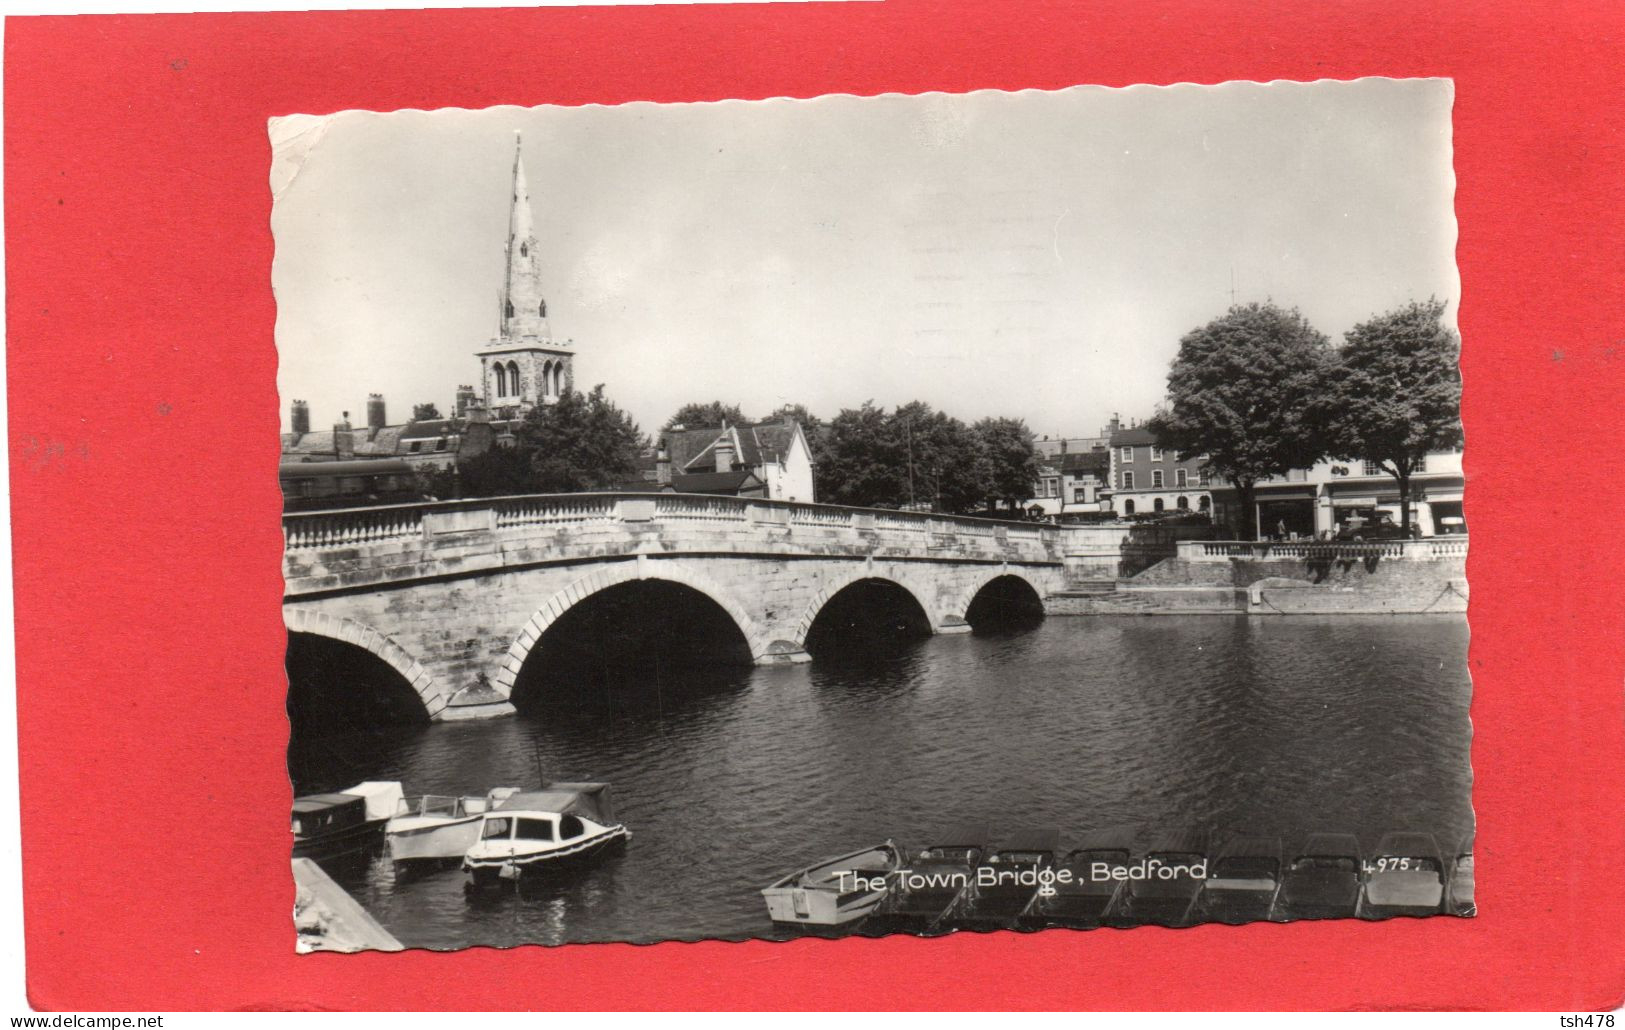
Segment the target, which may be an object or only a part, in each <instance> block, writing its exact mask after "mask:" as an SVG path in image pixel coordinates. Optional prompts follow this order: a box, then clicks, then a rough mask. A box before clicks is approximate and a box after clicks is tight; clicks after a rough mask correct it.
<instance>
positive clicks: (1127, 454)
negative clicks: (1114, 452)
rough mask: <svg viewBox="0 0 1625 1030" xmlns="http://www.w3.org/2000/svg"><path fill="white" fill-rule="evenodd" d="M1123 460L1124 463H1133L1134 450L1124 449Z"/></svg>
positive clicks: (1130, 448)
mask: <svg viewBox="0 0 1625 1030" xmlns="http://www.w3.org/2000/svg"><path fill="white" fill-rule="evenodd" d="M1122 460H1123V461H1133V460H1134V448H1132V447H1124V448H1123V458H1122Z"/></svg>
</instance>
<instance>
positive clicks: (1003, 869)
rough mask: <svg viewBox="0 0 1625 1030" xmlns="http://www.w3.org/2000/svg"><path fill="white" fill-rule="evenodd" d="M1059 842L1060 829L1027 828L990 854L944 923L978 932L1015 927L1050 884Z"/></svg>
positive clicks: (982, 862) (977, 868)
mask: <svg viewBox="0 0 1625 1030" xmlns="http://www.w3.org/2000/svg"><path fill="white" fill-rule="evenodd" d="M1060 843H1061V833H1060V831H1059V830H1056V829H1054V828H1044V829H1029V830H1023V831H1021V832H1019V833H1017V834H1015V835H1014V836H1012V837H1011V838H1010V839H1009V840H1007V841H1005V842H1004V843H1003V844H1001V845H999V846H998V847H996V848H994V849H992V850H991V851H989V852H988V853H987V856H986V857H985V858H983V859H982V861H981V864H979V865H978V866H977V867H976V873H975V876H974V877H973V879H972V880H971V883H970V888H969V889H968V890H966V891H965V892H964V893H963V894H961V895H960V897H959V900H958V901H957V902H956V903H955V905H954V909H953V911H952V912H950V913H949V914H948V916H947V922H949V923H951V924H953V925H955V926H964V927H968V928H973V929H977V930H996V929H1000V928H1006V927H1013V926H1015V925H1016V919H1017V917H1018V916H1020V915H1021V914H1022V913H1023V912H1025V911H1026V910H1027V906H1028V905H1029V904H1031V903H1032V900H1033V898H1034V897H1036V896H1037V895H1038V892H1039V891H1040V890H1041V889H1044V888H1045V887H1046V886H1051V885H1052V883H1053V879H1054V876H1055V869H1054V866H1055V850H1056V848H1058V847H1059V846H1060ZM1046 881H1048V882H1046Z"/></svg>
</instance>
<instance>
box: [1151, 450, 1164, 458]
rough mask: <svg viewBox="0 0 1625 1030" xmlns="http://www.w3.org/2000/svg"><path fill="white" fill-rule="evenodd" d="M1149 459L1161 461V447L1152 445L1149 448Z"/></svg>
mask: <svg viewBox="0 0 1625 1030" xmlns="http://www.w3.org/2000/svg"><path fill="white" fill-rule="evenodd" d="M1151 460H1152V461H1161V460H1162V448H1161V447H1153V448H1151Z"/></svg>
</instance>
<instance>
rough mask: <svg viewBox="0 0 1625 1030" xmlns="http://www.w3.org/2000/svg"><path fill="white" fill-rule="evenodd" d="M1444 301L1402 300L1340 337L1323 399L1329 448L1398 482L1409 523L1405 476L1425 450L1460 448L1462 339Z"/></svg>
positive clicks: (1407, 525) (1405, 523) (1405, 521)
mask: <svg viewBox="0 0 1625 1030" xmlns="http://www.w3.org/2000/svg"><path fill="white" fill-rule="evenodd" d="M1444 307H1445V305H1444V301H1442V300H1437V299H1429V300H1427V301H1425V302H1417V303H1412V304H1407V305H1406V306H1404V307H1402V308H1398V309H1396V310H1394V311H1389V312H1386V313H1384V314H1381V315H1377V316H1376V317H1374V318H1372V319H1370V320H1369V321H1365V322H1361V323H1360V324H1359V325H1357V326H1355V327H1354V328H1353V329H1350V330H1349V331H1348V332H1347V333H1345V334H1344V336H1343V346H1342V348H1341V349H1340V350H1339V351H1338V352H1337V354H1336V358H1335V360H1334V361H1333V363H1332V365H1331V369H1330V375H1329V376H1328V377H1327V382H1328V386H1327V389H1326V392H1325V398H1324V401H1323V407H1324V416H1323V418H1324V422H1325V426H1326V436H1327V448H1326V449H1327V453H1328V454H1330V456H1331V457H1333V458H1338V459H1342V460H1346V461H1370V462H1374V463H1375V464H1376V465H1377V466H1378V467H1379V468H1381V469H1382V470H1383V471H1384V472H1386V473H1388V474H1389V475H1390V476H1393V477H1394V480H1395V481H1396V482H1397V483H1398V484H1399V500H1400V512H1401V515H1400V518H1401V520H1402V525H1403V526H1404V528H1405V532H1406V534H1407V535H1409V533H1410V528H1411V476H1412V474H1413V473H1415V472H1416V470H1417V469H1418V468H1420V467H1421V465H1422V460H1423V458H1425V457H1426V456H1427V453H1428V452H1429V451H1437V450H1444V449H1447V448H1452V447H1458V446H1460V445H1461V442H1462V432H1461V371H1460V369H1459V368H1458V366H1457V354H1458V351H1459V349H1460V340H1459V339H1458V337H1457V336H1456V333H1455V331H1454V330H1453V329H1451V328H1449V327H1448V326H1446V325H1445V324H1444V322H1443V318H1444Z"/></svg>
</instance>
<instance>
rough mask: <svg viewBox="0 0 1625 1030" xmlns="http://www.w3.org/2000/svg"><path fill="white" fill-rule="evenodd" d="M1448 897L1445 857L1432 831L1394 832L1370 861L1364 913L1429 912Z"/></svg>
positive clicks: (1366, 916) (1373, 916)
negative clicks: (1445, 894) (1445, 879)
mask: <svg viewBox="0 0 1625 1030" xmlns="http://www.w3.org/2000/svg"><path fill="white" fill-rule="evenodd" d="M1443 901H1444V859H1443V857H1442V856H1441V855H1440V854H1439V844H1438V842H1437V841H1436V840H1434V839H1433V834H1431V833H1390V834H1387V835H1385V836H1384V837H1383V838H1382V841H1381V842H1380V843H1379V844H1378V845H1377V852H1376V854H1375V855H1374V856H1373V857H1372V859H1371V861H1370V862H1368V863H1366V874H1365V889H1364V891H1363V892H1362V893H1361V895H1360V912H1359V914H1360V916H1361V917H1362V918H1364V919H1387V918H1388V917H1390V916H1428V915H1433V914H1435V913H1437V912H1438V911H1439V910H1440V905H1441V903H1442V902H1443Z"/></svg>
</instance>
